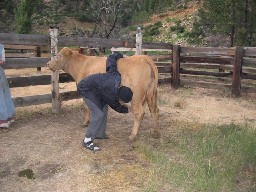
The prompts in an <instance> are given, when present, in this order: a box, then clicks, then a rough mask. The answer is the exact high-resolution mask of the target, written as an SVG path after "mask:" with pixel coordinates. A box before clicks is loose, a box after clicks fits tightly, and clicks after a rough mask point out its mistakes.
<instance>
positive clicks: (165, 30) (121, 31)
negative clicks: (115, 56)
mask: <svg viewBox="0 0 256 192" xmlns="http://www.w3.org/2000/svg"><path fill="white" fill-rule="evenodd" d="M53 3H54V1H44V6H43V7H42V9H43V11H42V10H41V11H40V12H37V13H35V14H34V15H33V23H32V31H31V33H32V34H48V33H49V27H50V26H52V25H54V26H57V27H58V29H59V34H60V35H63V36H85V37H102V38H105V37H104V36H102V35H98V34H95V35H91V34H92V31H93V30H94V27H95V24H96V23H95V22H88V21H82V20H79V19H78V18H77V17H76V16H74V14H73V12H72V11H71V10H70V11H69V12H67V11H66V10H65V8H64V7H57V6H56V5H55V4H53ZM201 5H202V3H201V1H195V0H191V1H187V2H186V3H184V2H183V1H178V2H177V3H176V4H174V5H173V6H172V7H169V8H167V10H168V11H165V12H161V13H159V14H152V15H149V16H148V18H147V19H146V20H144V21H142V22H139V21H138V22H135V23H133V25H132V26H131V25H129V26H127V27H123V26H121V25H117V26H115V28H116V29H115V30H114V31H113V32H112V34H111V36H110V38H118V39H124V40H129V39H133V38H134V37H135V34H136V29H137V27H138V26H141V27H142V33H143V37H144V40H143V41H145V42H169V43H182V44H187V37H186V35H185V33H184V32H188V31H190V30H191V28H192V25H193V21H194V18H195V16H196V15H197V13H198V9H199V8H200V6H201ZM72 6H74V5H72ZM0 14H1V15H3V16H5V17H2V18H3V20H1V21H0V32H7V33H16V26H15V19H14V16H8V15H7V14H6V13H5V11H3V10H0ZM87 16H88V15H87ZM130 17H132V16H130ZM99 27H101V26H99ZM99 27H98V28H99ZM171 28H173V29H171ZM181 30H182V31H181Z"/></svg>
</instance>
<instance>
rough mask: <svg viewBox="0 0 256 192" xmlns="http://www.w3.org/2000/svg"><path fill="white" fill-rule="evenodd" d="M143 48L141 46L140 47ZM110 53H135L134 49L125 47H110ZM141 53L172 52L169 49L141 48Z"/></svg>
mask: <svg viewBox="0 0 256 192" xmlns="http://www.w3.org/2000/svg"><path fill="white" fill-rule="evenodd" d="M142 46H143V45H142ZM110 50H111V52H118V51H120V52H126V51H127V52H128V51H134V52H135V51H136V48H125V47H112V48H111V49H110ZM143 51H152V52H153V51H159V52H164V51H168V52H171V51H172V50H171V49H145V48H142V52H143Z"/></svg>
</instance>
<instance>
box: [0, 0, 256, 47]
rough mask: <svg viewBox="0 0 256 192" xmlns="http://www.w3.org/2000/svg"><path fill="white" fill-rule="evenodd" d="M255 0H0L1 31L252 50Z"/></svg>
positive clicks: (255, 31) (255, 41)
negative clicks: (138, 31)
mask: <svg viewBox="0 0 256 192" xmlns="http://www.w3.org/2000/svg"><path fill="white" fill-rule="evenodd" d="M254 8H256V2H255V1H253V0H246V1H242V0H237V1H232V0H215V1H213V0H181V1H180V0H162V1H160V0H144V1H142V0H122V1H118V0H109V1H104V0H98V1H95V0H91V1H90V0H74V1H68V0H4V1H1V2H0V16H1V18H3V19H1V21H0V32H8V33H33V34H48V33H49V30H48V29H49V27H50V26H56V27H58V28H59V32H60V35H66V36H85V37H101V38H117V39H124V40H129V39H134V37H135V34H136V29H137V27H138V26H140V27H141V28H142V33H143V41H144V42H168V43H179V44H183V45H186V44H189V45H201V46H202V45H206V46H237V45H238V46H255V45H256V23H255V22H253V18H255V16H256V13H255V12H253V10H254Z"/></svg>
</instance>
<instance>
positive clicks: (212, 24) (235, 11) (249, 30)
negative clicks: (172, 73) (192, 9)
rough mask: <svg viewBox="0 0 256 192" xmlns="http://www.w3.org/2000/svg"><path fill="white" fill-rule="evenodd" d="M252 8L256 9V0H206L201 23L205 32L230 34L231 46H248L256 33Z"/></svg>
mask: <svg viewBox="0 0 256 192" xmlns="http://www.w3.org/2000/svg"><path fill="white" fill-rule="evenodd" d="M253 7H254V8H253ZM251 10H255V0H246V1H244V0H205V1H204V5H203V8H202V9H201V10H200V11H199V17H200V24H201V26H202V28H204V29H205V32H208V33H212V34H223V35H228V36H229V37H230V45H231V46H234V45H241V46H248V45H250V44H251V43H252V42H253V40H252V38H253V37H254V36H255V33H256V32H255V25H256V24H255V22H253V21H252V18H255V12H254V11H251ZM248 37H250V38H251V39H250V38H248ZM248 39H250V40H248Z"/></svg>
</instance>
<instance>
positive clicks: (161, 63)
mask: <svg viewBox="0 0 256 192" xmlns="http://www.w3.org/2000/svg"><path fill="white" fill-rule="evenodd" d="M155 64H156V66H160V67H161V66H169V65H170V61H155Z"/></svg>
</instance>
